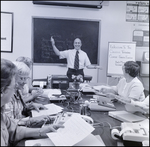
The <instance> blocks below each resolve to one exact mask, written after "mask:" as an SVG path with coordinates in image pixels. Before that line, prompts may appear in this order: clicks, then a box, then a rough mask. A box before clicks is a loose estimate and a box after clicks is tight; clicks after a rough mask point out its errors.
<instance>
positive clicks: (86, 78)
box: [84, 75, 92, 82]
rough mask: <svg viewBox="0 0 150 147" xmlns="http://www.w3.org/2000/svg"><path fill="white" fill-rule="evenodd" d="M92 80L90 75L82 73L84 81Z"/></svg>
mask: <svg viewBox="0 0 150 147" xmlns="http://www.w3.org/2000/svg"><path fill="white" fill-rule="evenodd" d="M91 80H92V76H89V75H84V82H90V81H91Z"/></svg>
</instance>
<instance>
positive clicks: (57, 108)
mask: <svg viewBox="0 0 150 147" xmlns="http://www.w3.org/2000/svg"><path fill="white" fill-rule="evenodd" d="M44 106H45V107H46V108H48V109H47V110H44V109H41V110H40V112H37V111H36V110H31V112H32V117H37V116H41V115H53V114H57V113H59V112H61V111H62V110H63V108H62V107H60V106H57V105H55V104H47V105H44Z"/></svg>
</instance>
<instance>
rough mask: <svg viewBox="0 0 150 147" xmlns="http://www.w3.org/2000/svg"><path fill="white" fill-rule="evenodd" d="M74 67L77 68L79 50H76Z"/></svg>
mask: <svg viewBox="0 0 150 147" xmlns="http://www.w3.org/2000/svg"><path fill="white" fill-rule="evenodd" d="M74 69H76V70H78V69H79V51H76V55H75V60H74Z"/></svg>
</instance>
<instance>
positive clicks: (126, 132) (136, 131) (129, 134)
mask: <svg viewBox="0 0 150 147" xmlns="http://www.w3.org/2000/svg"><path fill="white" fill-rule="evenodd" d="M111 136H112V138H113V139H117V138H118V139H121V140H123V141H124V142H129V141H132V142H143V141H144V140H149V129H146V128H145V127H144V125H142V124H140V123H128V122H123V123H121V131H120V132H119V131H118V130H117V129H112V131H111Z"/></svg>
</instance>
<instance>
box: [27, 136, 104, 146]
mask: <svg viewBox="0 0 150 147" xmlns="http://www.w3.org/2000/svg"><path fill="white" fill-rule="evenodd" d="M97 136H98V138H97ZM97 136H94V135H93V134H90V135H88V136H87V137H86V138H84V139H83V140H81V141H80V142H78V143H77V144H75V145H74V146H105V144H104V143H103V141H102V139H101V138H100V136H99V135H97ZM36 143H40V144H41V146H55V145H54V143H53V142H52V141H51V140H50V139H49V138H42V139H32V140H27V141H25V146H33V145H34V144H36Z"/></svg>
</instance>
